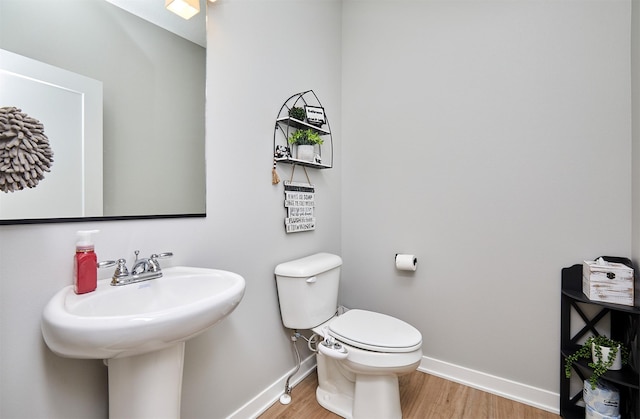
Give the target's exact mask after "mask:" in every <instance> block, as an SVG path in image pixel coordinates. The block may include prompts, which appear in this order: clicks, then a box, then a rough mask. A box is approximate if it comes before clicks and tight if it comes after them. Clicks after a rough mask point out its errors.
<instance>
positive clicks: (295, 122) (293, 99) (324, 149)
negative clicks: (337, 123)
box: [273, 90, 333, 169]
mask: <svg viewBox="0 0 640 419" xmlns="http://www.w3.org/2000/svg"><path fill="white" fill-rule="evenodd" d="M305 106H318V107H321V108H323V106H322V104H321V103H320V100H319V99H318V96H316V94H315V93H314V92H313V90H306V91H304V92H300V93H296V94H294V95H291V96H290V97H289V98H288V99H287V100H286V101H285V102H284V103H283V104H282V106H281V107H280V110H279V111H278V117H277V118H276V124H275V131H274V134H273V155H274V160H275V161H276V162H277V163H286V164H292V165H299V166H304V167H311V168H315V169H331V168H332V167H333V138H332V136H331V126H330V125H329V117H328V116H327V114H326V111H325V124H324V125H326V128H325V127H324V125H323V126H317V125H313V124H309V123H307V122H306V121H301V120H299V119H295V118H291V117H290V116H289V111H290V110H291V109H292V108H293V107H303V108H304V107H305ZM323 109H324V108H323ZM298 129H311V130H313V131H315V132H317V133H318V134H319V135H321V136H322V137H323V139H324V144H322V145H321V146H320V147H319V148H318V154H319V155H320V157H321V163H316V162H310V161H306V160H300V159H297V158H295V157H293V156H295V151H294V150H291V153H292V155H291V156H288V157H278V156H276V146H278V145H280V146H287V147H288V146H289V144H288V142H287V140H288V138H289V136H290V134H291V133H292V130H298Z"/></svg>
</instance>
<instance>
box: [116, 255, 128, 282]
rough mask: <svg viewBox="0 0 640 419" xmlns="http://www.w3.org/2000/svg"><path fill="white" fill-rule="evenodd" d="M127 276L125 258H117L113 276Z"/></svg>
mask: <svg viewBox="0 0 640 419" xmlns="http://www.w3.org/2000/svg"><path fill="white" fill-rule="evenodd" d="M125 276H129V269H127V261H126V260H125V259H118V266H116V270H115V272H114V273H113V278H114V279H115V278H122V277H125Z"/></svg>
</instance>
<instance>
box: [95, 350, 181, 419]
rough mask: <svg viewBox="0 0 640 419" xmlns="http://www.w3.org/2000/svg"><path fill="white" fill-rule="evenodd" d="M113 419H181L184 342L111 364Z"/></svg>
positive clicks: (110, 391) (110, 384)
mask: <svg viewBox="0 0 640 419" xmlns="http://www.w3.org/2000/svg"><path fill="white" fill-rule="evenodd" d="M107 366H108V369H109V418H111V419H121V418H123V419H124V418H127V419H142V418H149V419H151V418H153V419H161V418H163V419H179V418H180V399H181V396H182V370H183V366H184V342H180V343H177V344H175V345H173V346H170V347H169V348H167V349H162V350H159V351H155V352H149V353H145V354H142V355H135V356H128V357H124V358H114V359H109V360H107Z"/></svg>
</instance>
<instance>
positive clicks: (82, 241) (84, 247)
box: [73, 230, 100, 294]
mask: <svg viewBox="0 0 640 419" xmlns="http://www.w3.org/2000/svg"><path fill="white" fill-rule="evenodd" d="M99 231H100V230H80V231H78V233H77V234H78V241H77V242H76V255H75V257H74V260H73V261H74V263H73V290H74V291H75V293H76V294H85V293H87V292H91V291H94V290H95V289H96V287H97V286H98V258H97V256H96V253H95V251H94V249H95V246H94V244H93V241H92V240H91V234H93V233H98V232H99Z"/></svg>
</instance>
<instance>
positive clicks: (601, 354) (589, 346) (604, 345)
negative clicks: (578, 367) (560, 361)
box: [564, 336, 629, 390]
mask: <svg viewBox="0 0 640 419" xmlns="http://www.w3.org/2000/svg"><path fill="white" fill-rule="evenodd" d="M588 358H591V362H589V364H588V365H589V367H591V368H592V369H593V373H592V374H591V377H589V383H591V388H592V389H594V390H595V388H596V382H597V381H598V379H599V378H600V377H601V376H602V375H603V374H604V373H605V372H607V370H619V369H620V368H622V365H626V364H627V363H628V362H629V349H628V348H627V347H626V346H625V345H624V344H623V343H622V342H619V341H617V340H613V339H610V338H608V337H606V336H591V337H590V338H588V339H587V340H586V341H585V342H584V344H583V345H582V347H580V349H578V350H577V351H576V352H574V353H573V354H571V355H569V356H568V357H566V358H565V363H564V373H565V376H566V377H567V378H570V377H571V368H572V367H573V364H574V363H576V362H577V361H578V360H579V359H588Z"/></svg>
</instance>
